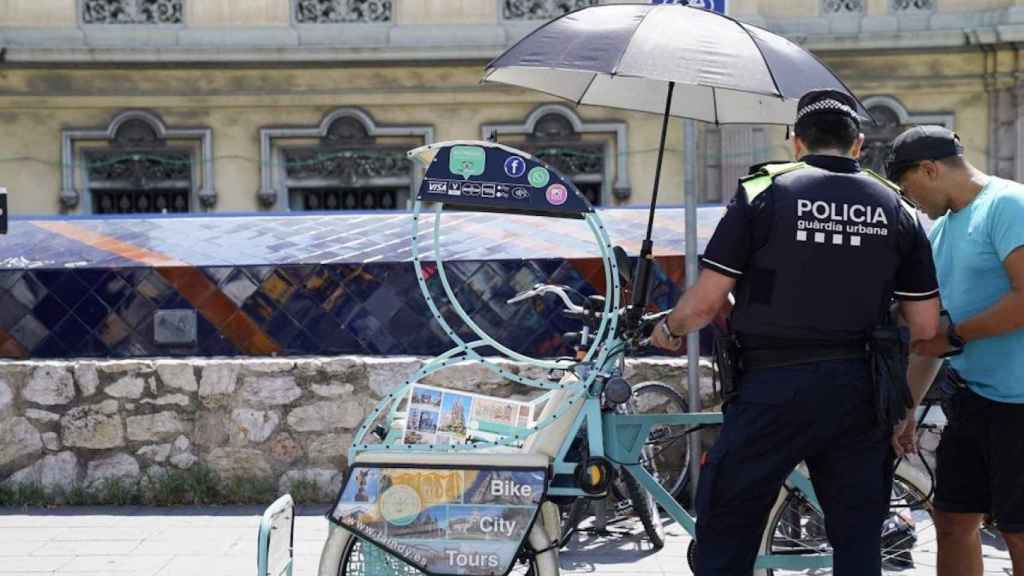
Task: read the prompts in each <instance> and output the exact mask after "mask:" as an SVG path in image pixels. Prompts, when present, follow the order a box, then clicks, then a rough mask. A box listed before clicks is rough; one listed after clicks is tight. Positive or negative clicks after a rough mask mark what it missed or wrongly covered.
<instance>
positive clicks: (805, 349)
mask: <svg viewBox="0 0 1024 576" xmlns="http://www.w3.org/2000/svg"><path fill="white" fill-rule="evenodd" d="M843 96H845V95H843ZM847 98H848V97H847ZM801 105H802V106H803V102H802V103H801ZM802 160H803V161H802V162H801V163H794V164H776V165H769V166H766V167H764V168H762V169H761V170H760V171H759V172H758V173H757V174H756V175H754V176H752V177H750V178H747V179H744V181H742V182H741V186H740V188H739V190H738V192H737V194H736V197H735V198H734V200H733V201H732V203H731V204H730V205H729V207H728V210H727V212H726V214H725V216H724V217H723V219H722V221H721V222H720V223H719V225H718V228H717V229H716V230H715V234H714V236H713V238H712V239H711V242H710V243H709V245H708V247H707V249H706V251H705V253H704V257H703V259H702V264H703V266H704V267H706V268H709V269H711V270H715V271H717V272H719V273H721V274H725V275H727V276H730V277H733V278H735V279H736V280H737V284H736V288H735V290H734V295H735V298H736V303H735V307H734V309H733V312H732V315H731V326H732V328H733V330H734V331H735V332H736V334H737V335H738V337H739V340H740V342H741V345H742V347H743V350H744V363H745V367H744V370H743V374H742V377H741V380H740V391H739V395H738V396H737V398H736V399H735V400H734V401H733V402H732V403H731V404H730V405H729V408H728V410H727V411H726V415H725V423H724V425H723V427H722V432H721V436H720V438H719V440H718V442H717V443H716V444H715V446H714V448H712V450H711V452H710V453H709V455H708V458H707V460H706V462H705V464H704V466H703V467H702V472H701V480H700V485H699V487H698V492H697V501H696V508H697V519H698V520H697V534H696V538H697V546H698V548H697V574H698V576H725V575H735V576H749V575H750V574H751V567H752V566H753V563H754V560H755V557H756V555H757V553H758V551H759V549H760V545H761V542H762V534H763V531H764V527H765V525H766V523H767V520H768V514H769V512H770V510H771V508H772V505H773V504H774V503H775V501H776V497H777V495H778V493H779V490H780V488H781V486H782V484H783V482H784V480H785V478H786V477H787V476H788V475H789V473H790V472H791V471H792V470H793V468H794V467H795V466H796V465H797V464H798V463H800V462H802V461H803V462H806V463H807V465H808V467H809V469H810V473H811V478H812V481H813V483H814V489H815V492H816V493H817V496H818V498H819V500H820V502H821V504H822V506H823V509H824V512H825V523H826V530H827V533H828V537H829V540H830V542H831V544H832V546H833V548H834V551H835V557H834V573H835V574H836V575H838V576H865V575H877V574H879V573H880V571H881V560H880V554H879V548H880V534H881V527H882V522H883V519H884V518H885V515H886V513H887V511H888V507H889V499H890V491H891V482H892V464H893V460H892V451H891V449H890V438H891V434H892V430H891V429H883V428H882V426H880V425H879V424H878V420H877V417H876V411H875V404H874V400H873V398H874V393H873V391H872V389H871V386H872V384H871V382H872V379H871V377H870V374H869V372H868V365H867V361H866V359H865V354H864V343H865V341H866V339H867V335H868V334H870V331H871V329H872V328H873V327H875V326H877V325H878V324H879V323H880V322H881V321H882V319H883V317H884V314H885V313H886V311H887V310H888V307H889V306H890V304H891V302H892V299H893V298H896V299H921V300H924V299H930V298H934V297H935V296H936V295H937V293H938V284H937V282H936V279H935V269H934V265H933V263H932V256H931V250H930V247H929V244H928V240H927V238H926V236H925V233H924V231H923V229H922V227H921V224H920V222H919V221H918V218H917V214H916V211H915V210H914V209H913V207H912V206H910V205H909V204H907V203H906V202H905V201H904V200H903V199H902V198H901V196H900V194H899V193H898V188H896V187H895V185H893V184H891V183H888V182H887V181H885V180H884V179H882V178H881V177H880V176H877V175H874V174H873V173H869V172H865V171H862V170H861V167H860V166H859V164H858V162H857V161H856V160H853V159H850V158H845V157H837V156H824V155H821V156H814V155H812V156H806V157H804V158H803V159H802Z"/></svg>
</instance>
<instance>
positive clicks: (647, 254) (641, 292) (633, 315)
mask: <svg viewBox="0 0 1024 576" xmlns="http://www.w3.org/2000/svg"><path fill="white" fill-rule="evenodd" d="M675 88H676V83H675V82H669V83H668V96H666V97H665V117H664V118H663V119H662V121H661V144H659V145H658V164H657V167H656V168H655V170H654V191H653V192H652V194H651V211H650V214H649V215H648V217H647V235H646V236H645V237H644V241H643V244H641V246H640V262H639V263H638V266H637V273H636V285H635V287H636V291H635V297H636V300H634V301H633V307H632V309H631V310H630V314H629V319H630V322H629V325H630V326H631V327H635V326H637V325H638V324H639V322H640V317H641V316H642V315H643V313H644V310H645V309H646V308H647V296H648V292H649V291H650V283H651V282H650V280H651V265H652V264H653V262H654V242H652V241H651V234H652V232H653V230H654V211H655V209H656V208H657V205H658V185H659V184H660V183H661V162H662V160H663V159H664V158H665V137H666V135H667V133H668V119H669V113H670V112H671V110H672V92H674V91H675Z"/></svg>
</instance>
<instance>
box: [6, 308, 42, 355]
mask: <svg viewBox="0 0 1024 576" xmlns="http://www.w3.org/2000/svg"><path fill="white" fill-rule="evenodd" d="M49 333H50V331H49V330H48V329H47V328H46V326H44V325H43V324H42V323H40V322H39V320H36V319H35V317H34V316H32V315H31V314H28V315H26V316H25V317H23V318H22V319H21V322H18V323H17V324H15V325H14V328H12V329H11V336H14V339H15V340H17V341H18V342H19V343H20V344H21V345H22V347H24V348H25V350H28V351H29V353H30V354H31V353H32V351H33V350H34V349H35V347H36V346H38V345H39V342H41V341H42V340H43V338H46V336H47V335H49Z"/></svg>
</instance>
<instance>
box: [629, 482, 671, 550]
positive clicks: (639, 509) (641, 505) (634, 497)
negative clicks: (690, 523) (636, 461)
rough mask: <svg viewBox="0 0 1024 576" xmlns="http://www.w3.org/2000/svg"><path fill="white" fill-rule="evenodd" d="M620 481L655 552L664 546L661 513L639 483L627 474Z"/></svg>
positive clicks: (651, 497) (648, 493) (656, 504)
mask: <svg viewBox="0 0 1024 576" xmlns="http://www.w3.org/2000/svg"><path fill="white" fill-rule="evenodd" d="M622 481H623V483H624V484H625V485H626V493H627V494H628V495H629V499H630V501H631V502H632V504H633V512H635V513H636V515H637V516H639V517H640V522H642V523H643V525H644V532H646V533H647V538H648V539H650V541H651V545H652V546H653V547H654V550H655V551H658V550H661V549H662V548H663V547H664V546H665V527H664V526H663V525H662V523H661V511H660V510H659V509H658V503H657V502H655V500H654V496H652V495H651V493H650V492H648V491H647V490H644V489H643V488H642V487H641V486H640V483H639V482H637V481H636V479H635V478H633V476H632V475H631V474H630V473H629V472H625V471H624V472H623V473H622Z"/></svg>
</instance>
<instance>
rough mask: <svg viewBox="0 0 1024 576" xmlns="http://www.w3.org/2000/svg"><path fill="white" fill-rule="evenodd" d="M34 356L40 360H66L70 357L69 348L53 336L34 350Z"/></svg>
mask: <svg viewBox="0 0 1024 576" xmlns="http://www.w3.org/2000/svg"><path fill="white" fill-rule="evenodd" d="M32 355H33V356H36V357H39V358H66V357H68V348H67V347H66V346H65V345H64V344H63V343H62V342H61V341H60V339H58V338H56V337H54V336H53V335H51V336H49V337H48V338H46V339H45V340H44V341H43V342H42V343H41V344H40V345H39V346H36V348H35V349H34V350H32Z"/></svg>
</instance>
